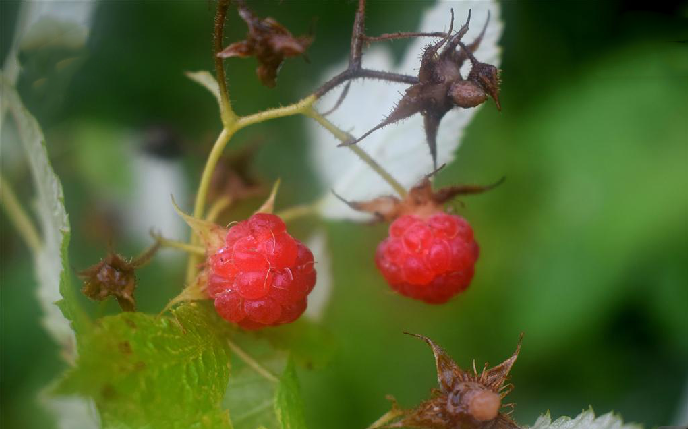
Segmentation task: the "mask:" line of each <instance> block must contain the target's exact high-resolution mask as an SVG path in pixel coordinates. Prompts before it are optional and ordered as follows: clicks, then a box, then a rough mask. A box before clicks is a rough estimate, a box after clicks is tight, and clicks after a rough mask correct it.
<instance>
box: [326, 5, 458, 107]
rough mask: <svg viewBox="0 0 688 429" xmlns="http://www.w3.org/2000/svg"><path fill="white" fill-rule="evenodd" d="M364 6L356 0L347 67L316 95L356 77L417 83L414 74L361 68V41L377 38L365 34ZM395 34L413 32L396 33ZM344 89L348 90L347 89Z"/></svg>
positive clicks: (388, 37)
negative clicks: (356, 5)
mask: <svg viewBox="0 0 688 429" xmlns="http://www.w3.org/2000/svg"><path fill="white" fill-rule="evenodd" d="M365 7H366V0H358V8H357V9H356V17H355V18H354V26H353V30H352V32H351V51H350V52H349V67H347V69H346V70H344V71H343V72H341V73H339V74H338V75H336V76H335V77H333V78H332V79H330V80H328V81H327V82H325V83H324V84H323V85H322V86H321V87H320V88H318V89H317V90H316V91H315V93H314V94H315V96H316V97H318V98H320V97H322V96H323V95H325V94H327V93H328V92H329V91H331V90H332V89H334V88H336V87H337V86H339V85H341V84H342V83H344V82H348V81H351V80H353V79H358V78H372V79H379V80H385V81H388V82H397V83H406V84H409V85H415V84H417V83H418V77H416V76H409V75H405V74H399V73H391V72H386V71H380V70H370V69H364V68H363V65H362V59H363V42H364V41H371V40H376V39H377V38H371V37H367V36H366V35H365ZM397 34H413V33H397ZM418 35H423V36H425V35H430V33H418ZM438 35H439V36H445V33H438ZM380 37H381V38H383V39H390V38H401V37H403V36H396V37H393V35H392V36H390V35H382V36H380ZM408 37H413V36H408ZM381 40H382V39H381ZM345 91H346V92H348V89H347V90H345ZM344 97H346V95H345V94H344V95H343V96H342V97H340V100H339V101H338V102H337V104H336V106H337V107H338V106H339V104H341V101H342V100H343V98H344Z"/></svg>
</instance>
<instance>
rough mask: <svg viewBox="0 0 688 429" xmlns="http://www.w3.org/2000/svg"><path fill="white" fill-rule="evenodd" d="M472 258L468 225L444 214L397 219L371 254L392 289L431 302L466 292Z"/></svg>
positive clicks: (474, 257)
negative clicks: (386, 235)
mask: <svg viewBox="0 0 688 429" xmlns="http://www.w3.org/2000/svg"><path fill="white" fill-rule="evenodd" d="M477 259H478V244H477V243H476V242H475V241H474V240H473V230H472V229H471V226H470V225H469V224H468V222H467V221H466V220H465V219H464V218H462V217H460V216H454V215H450V214H447V213H443V212H439V213H435V214H434V215H432V216H430V217H429V218H427V219H423V218H420V217H418V216H414V215H404V216H401V217H399V218H397V219H396V220H395V221H394V222H392V224H391V225H390V227H389V237H387V238H386V239H385V240H384V241H383V242H382V243H380V245H379V246H378V248H377V253H376V255H375V263H376V264H377V267H378V268H379V269H380V271H381V272H382V275H383V276H384V277H385V279H386V280H387V283H389V285H390V286H391V287H392V289H394V290H396V291H397V292H399V293H400V294H402V295H405V296H408V297H410V298H414V299H419V300H421V301H425V302H427V303H430V304H441V303H444V302H447V301H448V300H449V299H450V298H451V297H452V296H454V295H456V294H457V293H459V292H461V291H463V290H465V289H466V288H467V287H468V285H469V284H470V282H471V279H472V278H473V267H474V265H475V261H476V260H477Z"/></svg>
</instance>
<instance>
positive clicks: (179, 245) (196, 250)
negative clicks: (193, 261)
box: [151, 234, 205, 256]
mask: <svg viewBox="0 0 688 429" xmlns="http://www.w3.org/2000/svg"><path fill="white" fill-rule="evenodd" d="M151 235H153V238H155V239H156V240H157V241H158V243H160V246H161V247H172V248H174V249H179V250H183V251H185V252H187V253H191V254H194V255H201V256H205V248H204V247H203V246H197V245H195V244H190V243H184V242H181V241H177V240H172V239H170V238H165V237H163V236H161V235H157V234H151Z"/></svg>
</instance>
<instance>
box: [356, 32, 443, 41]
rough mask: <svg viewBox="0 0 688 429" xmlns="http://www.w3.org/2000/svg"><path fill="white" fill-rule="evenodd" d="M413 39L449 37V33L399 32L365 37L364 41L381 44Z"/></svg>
mask: <svg viewBox="0 0 688 429" xmlns="http://www.w3.org/2000/svg"><path fill="white" fill-rule="evenodd" d="M413 37H447V33H443V32H441V31H436V32H432V33H423V32H403V31H400V32H397V33H384V34H380V35H379V36H366V35H363V40H365V41H366V42H379V41H382V40H398V39H409V38H413Z"/></svg>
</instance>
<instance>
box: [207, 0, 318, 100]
mask: <svg viewBox="0 0 688 429" xmlns="http://www.w3.org/2000/svg"><path fill="white" fill-rule="evenodd" d="M237 7H238V9H239V16H241V18H242V19H243V20H244V21H245V22H246V25H248V35H247V36H246V40H242V41H240V42H236V43H232V44H231V45H229V46H228V47H227V48H225V49H224V50H223V51H222V52H220V53H218V54H217V56H218V57H221V58H231V57H239V58H246V57H251V56H255V57H256V59H257V60H258V62H259V63H260V65H259V66H258V68H257V69H256V74H257V75H258V78H259V79H260V81H261V82H262V83H263V85H265V86H268V87H273V86H275V79H276V78H277V71H278V70H279V68H280V66H281V65H282V62H283V61H284V59H285V58H290V57H296V56H299V55H303V54H304V53H305V52H306V49H307V48H308V46H310V44H311V43H312V42H313V38H312V37H311V36H300V37H294V36H293V35H292V34H291V33H290V32H289V30H287V29H286V28H285V27H284V26H282V25H281V24H280V23H279V22H277V21H276V20H274V19H273V18H265V19H263V18H259V17H257V16H256V15H254V14H253V12H252V11H251V10H250V9H249V8H248V7H247V6H246V5H244V4H243V3H240V4H238V5H237Z"/></svg>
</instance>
